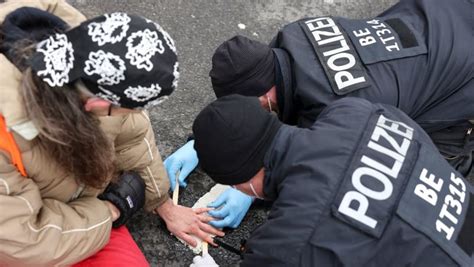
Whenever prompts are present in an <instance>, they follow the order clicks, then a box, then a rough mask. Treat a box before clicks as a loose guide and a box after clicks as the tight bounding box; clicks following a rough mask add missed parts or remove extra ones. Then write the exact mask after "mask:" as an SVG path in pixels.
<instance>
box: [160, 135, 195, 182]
mask: <svg viewBox="0 0 474 267" xmlns="http://www.w3.org/2000/svg"><path fill="white" fill-rule="evenodd" d="M198 163H199V159H198V156H197V153H196V150H194V140H191V141H189V142H187V143H186V144H185V145H184V146H182V147H181V148H179V149H178V150H176V151H175V152H174V153H173V154H171V156H169V157H167V158H166V159H165V161H164V162H163V164H164V165H165V168H166V172H167V173H168V178H169V179H170V186H171V190H173V189H174V187H175V179H176V178H175V177H176V173H177V172H178V171H180V173H179V177H178V182H179V185H180V186H181V187H186V185H187V183H186V181H185V180H186V178H187V177H188V175H189V174H190V173H191V172H192V171H193V170H194V169H195V168H196V166H197V165H198Z"/></svg>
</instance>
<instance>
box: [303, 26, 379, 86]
mask: <svg viewBox="0 0 474 267" xmlns="http://www.w3.org/2000/svg"><path fill="white" fill-rule="evenodd" d="M299 24H300V26H301V28H302V29H303V31H304V32H305V34H306V37H307V38H308V40H309V41H310V43H311V45H312V46H313V49H314V52H315V53H316V55H317V56H318V58H319V61H320V63H321V65H322V66H323V68H324V71H325V73H326V76H327V78H328V80H329V82H330V84H331V88H332V90H333V91H334V93H335V94H337V95H345V94H348V93H350V92H352V91H355V90H358V89H361V88H365V87H369V86H370V83H369V78H368V75H367V73H366V71H365V68H364V66H363V65H362V62H361V61H360V58H359V55H358V54H357V52H356V51H355V49H354V47H353V45H352V43H351V41H350V39H349V38H348V37H347V34H346V33H345V32H344V30H341V27H340V26H339V25H338V24H337V22H336V20H335V19H333V18H331V17H320V18H313V19H307V20H302V21H300V22H299Z"/></svg>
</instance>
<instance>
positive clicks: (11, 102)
mask: <svg viewBox="0 0 474 267" xmlns="http://www.w3.org/2000/svg"><path fill="white" fill-rule="evenodd" d="M21 6H32V7H37V8H40V9H43V10H48V11H49V12H51V13H54V14H56V15H58V16H59V17H61V18H62V19H63V20H65V21H66V22H68V23H69V24H70V25H71V26H75V25H77V24H78V23H80V22H81V21H83V20H84V19H85V17H84V16H83V15H82V14H81V13H79V12H78V11H77V10H75V9H74V8H73V7H71V6H70V5H68V4H67V3H66V2H64V1H63V0H30V1H28V0H12V1H7V2H6V3H3V4H0V20H1V22H3V19H4V18H5V16H6V15H7V14H8V13H9V12H11V11H12V10H14V9H16V8H18V7H21ZM20 78H21V74H20V72H19V71H18V69H16V68H15V67H14V66H13V65H12V64H11V63H10V62H9V61H8V60H7V59H6V58H5V57H4V56H3V55H0V81H1V83H0V113H1V114H3V116H4V117H5V120H6V123H7V126H8V128H9V130H10V131H11V132H13V135H14V137H15V140H16V142H17V144H18V146H19V148H20V150H21V153H22V159H23V163H24V165H25V168H26V171H27V173H28V176H29V177H27V178H25V177H22V176H21V175H20V174H19V172H18V171H17V170H16V169H15V167H14V166H13V165H12V164H11V162H10V158H9V156H7V155H8V154H6V153H3V152H0V266H4V265H6V266H25V265H27V266H32V265H33V266H54V265H70V264H73V263H76V262H78V261H81V260H83V259H85V258H87V257H88V256H90V255H93V254H94V253H95V252H97V251H98V250H100V249H101V248H102V247H103V246H104V245H105V244H106V243H107V241H108V240H109V235H110V229H111V226H112V222H111V216H110V213H109V210H108V208H107V207H106V206H105V204H104V203H103V202H102V201H101V200H99V199H97V198H96V196H97V195H98V194H99V193H100V192H99V191H98V190H93V189H91V188H87V187H86V188H84V187H83V186H81V185H80V184H78V183H76V181H75V179H74V177H71V176H70V175H68V174H66V173H63V172H61V171H60V168H59V167H58V166H57V165H56V164H55V162H53V161H52V160H51V159H49V158H48V156H47V155H45V154H44V153H42V152H41V151H40V150H39V148H38V147H37V146H35V145H34V143H33V142H32V140H33V139H34V138H35V137H36V136H37V134H38V133H37V131H36V129H35V128H34V126H33V124H32V123H31V122H30V121H29V120H28V118H27V117H26V115H25V110H24V108H23V106H22V102H21V98H20V96H19V92H18V90H19V89H18V88H19V81H20ZM101 123H102V124H101V126H102V128H103V130H104V132H105V133H106V134H107V135H108V136H109V137H110V139H111V140H113V143H114V145H115V151H116V157H117V165H118V166H119V168H120V169H121V170H136V171H138V172H139V173H140V174H141V176H142V177H143V178H144V179H145V182H146V186H147V190H146V210H147V211H152V210H154V209H155V208H156V207H158V206H159V205H161V204H162V203H163V202H164V201H166V200H168V198H169V196H168V193H167V192H168V189H169V182H168V177H167V176H166V172H165V171H164V167H163V164H162V161H161V157H160V155H159V152H158V150H157V148H156V145H155V139H154V134H153V130H152V128H151V124H150V121H149V119H148V116H147V114H146V113H145V112H142V113H134V114H132V115H127V116H123V117H121V116H118V117H103V118H101Z"/></svg>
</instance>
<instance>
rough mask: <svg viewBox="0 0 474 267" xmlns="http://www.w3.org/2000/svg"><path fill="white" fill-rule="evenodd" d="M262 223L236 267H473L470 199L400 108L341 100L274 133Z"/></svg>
mask: <svg viewBox="0 0 474 267" xmlns="http://www.w3.org/2000/svg"><path fill="white" fill-rule="evenodd" d="M264 168H265V178H264V193H265V196H266V197H267V198H268V199H271V200H273V201H274V203H273V206H272V209H271V211H270V213H269V216H268V221H267V222H266V223H264V224H263V225H261V226H260V227H259V228H257V229H256V230H255V231H254V232H253V233H252V235H251V238H250V239H249V240H248V241H247V250H246V252H245V254H244V259H243V262H242V266H443V267H445V266H474V260H473V259H474V254H473V251H474V227H473V224H474V195H473V192H474V191H473V188H472V186H471V185H470V184H469V182H468V181H467V180H465V179H464V178H462V176H461V175H460V174H459V173H458V172H457V171H455V170H454V169H453V167H451V166H450V165H449V164H448V163H447V162H446V161H445V160H444V159H443V157H442V156H441V155H440V154H439V153H437V150H436V147H435V146H434V144H433V143H432V141H431V140H430V137H429V136H428V135H427V134H426V133H425V132H424V131H423V130H422V128H420V127H419V126H418V125H417V124H416V123H415V122H414V121H413V120H411V119H410V118H409V117H408V116H407V115H406V114H404V113H403V112H401V111H400V110H398V109H396V108H394V107H392V106H388V105H382V104H372V103H370V102H368V101H367V100H364V99H360V98H350V97H349V98H345V99H342V100H338V101H335V102H333V103H332V104H330V105H329V106H328V107H327V108H326V109H324V110H323V111H322V112H321V114H320V116H319V118H318V120H317V121H316V122H315V123H314V124H313V125H312V126H311V127H310V128H297V127H294V126H288V125H283V126H282V127H281V128H280V130H279V131H278V133H277V134H276V136H275V138H274V140H273V141H272V145H271V146H270V148H269V150H268V151H267V153H266V155H265V159H264Z"/></svg>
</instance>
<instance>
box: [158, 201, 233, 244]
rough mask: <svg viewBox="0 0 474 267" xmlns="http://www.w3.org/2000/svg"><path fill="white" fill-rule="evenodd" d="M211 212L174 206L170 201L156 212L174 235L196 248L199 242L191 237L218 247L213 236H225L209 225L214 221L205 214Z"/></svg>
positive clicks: (205, 209)
mask: <svg viewBox="0 0 474 267" xmlns="http://www.w3.org/2000/svg"><path fill="white" fill-rule="evenodd" d="M210 210H211V209H210V208H198V209H191V208H188V207H184V206H181V205H174V204H173V203H172V202H171V200H168V201H166V202H165V203H164V204H163V205H161V206H160V207H158V208H157V210H156V211H157V212H158V214H159V215H160V217H161V218H163V220H165V222H166V227H167V228H168V230H169V231H170V232H171V233H172V234H174V235H175V236H177V237H179V238H180V239H182V240H184V241H185V242H186V243H188V244H189V245H191V246H193V247H196V246H197V242H196V240H195V239H194V238H193V237H192V236H191V235H194V236H197V237H199V238H200V239H202V240H203V241H206V242H207V243H209V244H211V245H213V246H217V245H216V244H215V243H214V240H213V239H212V237H211V235H216V236H221V237H222V236H224V232H222V231H220V230H218V229H215V228H214V227H212V226H210V225H209V224H207V223H208V222H210V221H212V220H213V218H212V217H210V216H208V215H206V214H205V213H206V212H208V211H210Z"/></svg>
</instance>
